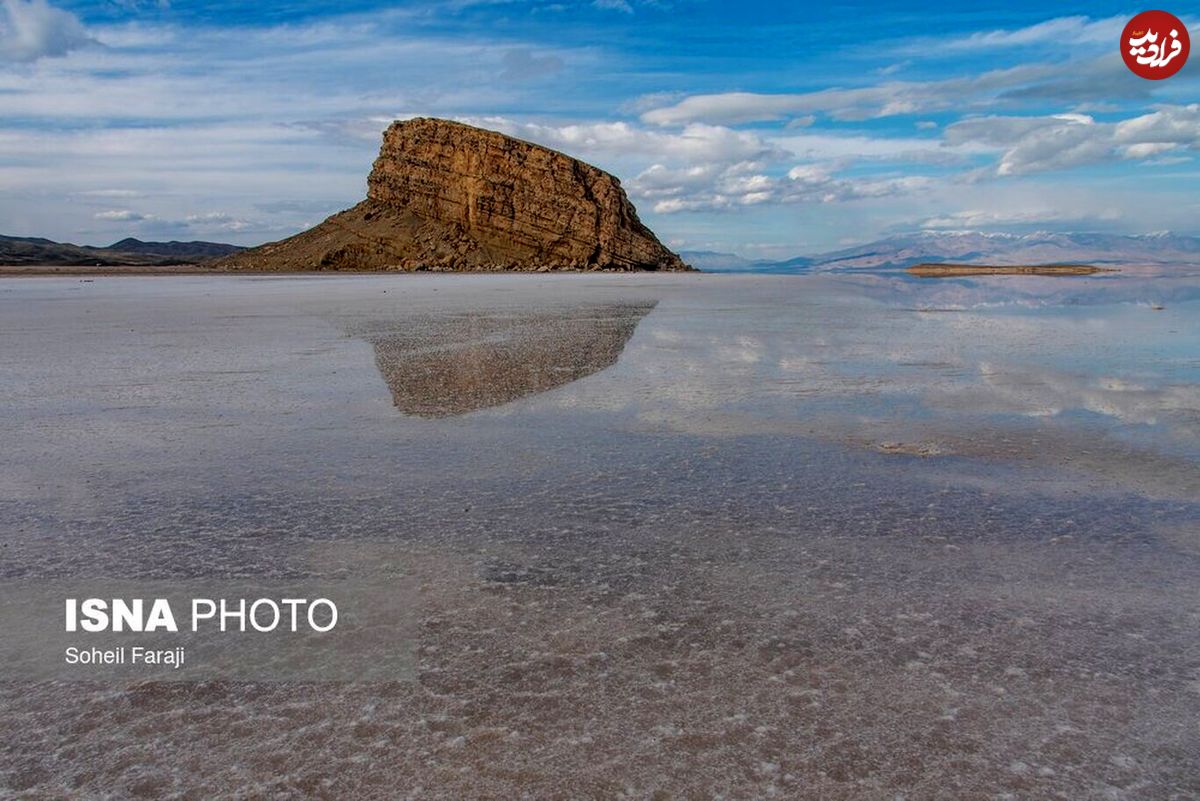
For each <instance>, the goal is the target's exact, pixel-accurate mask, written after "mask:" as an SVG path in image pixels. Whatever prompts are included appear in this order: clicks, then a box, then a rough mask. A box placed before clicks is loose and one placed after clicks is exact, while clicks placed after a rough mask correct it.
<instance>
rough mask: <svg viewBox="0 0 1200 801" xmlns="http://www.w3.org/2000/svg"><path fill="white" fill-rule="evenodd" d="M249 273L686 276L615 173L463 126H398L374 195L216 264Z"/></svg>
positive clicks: (388, 137) (378, 168) (427, 122)
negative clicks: (479, 272) (679, 273)
mask: <svg viewBox="0 0 1200 801" xmlns="http://www.w3.org/2000/svg"><path fill="white" fill-rule="evenodd" d="M218 266H219V267H222V268H228V269H254V270H442V271H454V270H521V271H548V270H687V269H689V268H688V266H687V265H686V264H684V263H683V261H682V260H681V259H680V258H679V257H678V256H677V255H675V254H674V253H672V252H671V251H670V250H668V249H667V248H666V247H665V246H663V244H662V243H661V242H659V241H658V239H657V238H656V237H655V236H654V234H653V233H652V232H651V231H650V229H649V228H647V227H646V226H645V225H643V224H642V222H641V220H639V219H638V216H637V212H636V211H635V210H634V207H633V204H632V203H630V202H629V198H628V197H626V195H625V191H624V190H623V189H622V188H621V183H620V181H618V180H617V179H616V178H615V177H613V176H612V175H609V174H608V173H606V172H604V171H602V170H600V169H597V168H596V167H593V166H591V165H590V164H585V163H583V162H582V161H579V160H577V159H573V158H571V157H569V156H566V155H563V154H562V153H558V152H556V151H553V150H548V149H546V148H544V147H540V146H538V145H535V144H532V143H529V142H525V141H522V140H519V139H513V138H512V137H509V136H505V135H503V134H500V133H496V132H494V131H487V130H483V129H480V128H475V127H472V126H469V125H463V124H461V123H456V122H449V121H446V120H438V119H428V118H418V119H413V120H407V121H404V122H396V123H393V124H392V125H391V126H390V127H389V128H388V129H387V131H386V132H385V133H384V136H383V147H382V148H381V149H380V152H379V158H378V159H376V161H375V166H374V168H373V169H372V170H371V174H370V177H369V178H368V180H367V199H366V200H364V201H362V202H361V203H359V204H358V205H357V206H354V207H353V208H351V209H348V210H346V211H343V212H340V213H338V214H335V215H333V216H332V217H330V218H329V219H327V220H325V221H324V222H322V223H321V224H319V225H317V226H315V227H313V228H311V229H309V230H307V231H304V232H303V233H300V234H298V235H296V236H293V237H291V238H289V239H285V240H283V241H280V242H273V243H270V244H266V245H262V246H260V247H257V248H253V249H251V250H247V251H243V252H241V253H238V254H235V255H234V256H231V257H229V258H227V259H223V260H222V261H221V262H219V263H218Z"/></svg>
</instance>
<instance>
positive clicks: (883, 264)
mask: <svg viewBox="0 0 1200 801" xmlns="http://www.w3.org/2000/svg"><path fill="white" fill-rule="evenodd" d="M692 255H693V254H689V253H684V254H683V258H684V260H685V261H690V257H691V256H692ZM697 261H700V262H701V263H699V264H696V266H697V267H698V268H699V269H701V270H705V269H707V270H714V271H719V272H731V271H753V272H799V271H807V270H821V271H824V270H895V269H904V268H905V267H910V266H912V265H914V264H920V263H923V262H954V263H959V264H1068V263H1086V264H1095V265H1099V266H1105V265H1122V264H1127V265H1132V264H1144V265H1174V264H1178V265H1189V266H1200V238H1198V237H1192V236H1182V235H1179V234H1172V233H1170V232H1162V233H1155V234H1142V235H1121V234H1104V233H1053V232H1036V233H1030V234H1003V233H982V232H979V231H954V232H942V231H937V232H935V231H921V232H917V233H912V234H900V235H896V236H890V237H887V238H886V239H880V240H878V241H875V242H871V243H868V244H865V245H856V246H854V247H850V248H845V249H843V250H836V251H831V252H828V253H821V254H817V255H815V256H807V257H805V256H802V257H798V258H795V259H789V260H787V261H750V260H747V259H742V258H740V257H738V256H735V255H733V254H720V253H706V254H704V258H703V259H698V260H697Z"/></svg>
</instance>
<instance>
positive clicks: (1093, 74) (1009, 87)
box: [641, 58, 1153, 126]
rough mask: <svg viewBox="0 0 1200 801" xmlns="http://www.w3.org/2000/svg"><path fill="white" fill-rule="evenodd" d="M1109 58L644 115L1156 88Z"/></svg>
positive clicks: (835, 112)
mask: <svg viewBox="0 0 1200 801" xmlns="http://www.w3.org/2000/svg"><path fill="white" fill-rule="evenodd" d="M1150 83H1152V82H1151V81H1142V80H1140V79H1138V78H1136V76H1134V75H1132V74H1130V73H1129V72H1128V70H1126V69H1125V68H1124V66H1123V65H1122V64H1121V63H1120V62H1119V60H1118V61H1117V63H1116V64H1114V63H1113V59H1111V58H1100V59H1095V60H1092V61H1088V62H1082V63H1074V64H1067V65H1064V64H1023V65H1020V66H1017V67H1009V68H1006V69H996V70H991V71H988V72H984V73H981V74H979V75H974V76H968V77H957V78H948V79H944V80H938V81H886V82H884V83H879V84H875V85H873V86H865V87H859V88H853V89H842V88H838V89H825V90H822V91H818V92H805V93H800V94H760V93H755V92H723V93H720V94H704V95H692V96H690V97H686V98H684V99H683V100H680V101H679V102H677V103H674V104H672V105H668V106H662V107H659V108H655V109H651V110H649V111H646V112H644V113H643V114H642V116H641V118H642V120H643V121H644V122H647V123H650V124H652V125H661V126H671V125H683V124H686V123H689V122H708V123H713V124H726V125H735V124H740V123H747V122H756V121H767V120H779V119H786V118H788V117H790V116H793V115H806V114H825V115H828V116H829V117H830V118H832V119H835V120H843V121H856V120H869V119H879V118H883V117H894V116H897V115H905V114H925V113H930V112H940V111H953V110H961V109H964V108H965V109H970V108H981V109H982V108H994V107H995V106H997V105H1013V104H1016V103H1017V102H1018V101H1020V100H1022V99H1030V98H1038V99H1043V100H1055V99H1057V100H1061V101H1069V102H1072V103H1079V102H1084V101H1087V100H1092V101H1096V102H1100V101H1111V100H1113V99H1114V98H1118V97H1121V98H1129V97H1145V96H1148V94H1149V93H1150V91H1151V90H1152V89H1153V87H1151V86H1148V85H1147V84H1150Z"/></svg>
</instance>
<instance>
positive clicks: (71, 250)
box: [0, 236, 242, 267]
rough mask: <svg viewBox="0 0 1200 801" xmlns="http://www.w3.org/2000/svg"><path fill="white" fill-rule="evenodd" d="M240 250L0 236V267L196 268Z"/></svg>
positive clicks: (216, 245)
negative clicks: (105, 244) (97, 243)
mask: <svg viewBox="0 0 1200 801" xmlns="http://www.w3.org/2000/svg"><path fill="white" fill-rule="evenodd" d="M239 250H242V248H241V247H239V246H237V245H225V244H221V243H219V242H143V241H141V240H140V239H133V238H129V239H122V240H121V241H120V242H114V243H113V244H111V245H109V246H108V247H99V248H97V247H91V246H89V245H72V244H70V243H64V242H54V241H52V240H49V239H41V238H38V237H19V236H0V264H6V265H13V264H15V265H39V266H43V265H44V266H62V267H115V266H122V265H141V266H151V267H153V266H160V265H166V264H196V263H198V262H202V261H207V260H209V259H214V258H218V257H220V256H227V255H229V254H230V253H235V252H237V251H239Z"/></svg>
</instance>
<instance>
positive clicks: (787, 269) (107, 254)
mask: <svg viewBox="0 0 1200 801" xmlns="http://www.w3.org/2000/svg"><path fill="white" fill-rule="evenodd" d="M240 250H244V248H242V247H239V246H238V245H226V244H223V243H220V242H143V241H142V240H140V239H133V238H128V239H122V240H121V241H120V242H114V243H112V244H111V245H109V246H107V247H91V246H88V245H72V244H69V243H62V242H54V241H51V240H49V239H40V238H36V237H13V236H0V265H14V264H15V265H46V266H51V265H54V266H68V267H75V266H78V267H93V266H100V267H113V266H121V265H141V266H151V267H153V266H160V265H167V264H197V263H200V262H204V261H208V260H210V259H216V258H220V257H222V256H228V255H229V254H231V253H236V252H237V251H240ZM680 255H681V256H682V257H683V260H684V261H686V262H687V263H688V264H691V265H692V266H693V267H696V268H697V269H699V270H703V271H705V272H760V273H762V272H767V273H792V272H808V271H812V272H818V271H831V270H862V271H876V270H903V269H905V268H907V267H911V266H912V265H914V264H921V263H924V262H953V263H955V264H996V265H1005V264H1093V265H1097V266H1119V265H1123V264H1125V265H1129V264H1146V265H1191V266H1200V237H1193V236H1182V235H1179V234H1171V233H1161V234H1143V235H1137V236H1125V235H1120V234H1088V233H1073V234H1059V233H1047V232H1041V233H1032V234H985V233H979V232H933V231H922V232H919V233H914V234H900V235H897V236H890V237H887V238H886V239H880V240H878V241H876V242H871V243H869V244H866V245H857V246H855V247H851V248H845V249H843V250H835V251H830V252H828V253H820V254H817V255H814V256H798V257H796V258H793V259H786V260H782V261H771V260H765V259H747V258H744V257H742V256H738V255H736V254H733V253H718V252H715V251H707V250H694V251H683V252H682V253H680Z"/></svg>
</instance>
